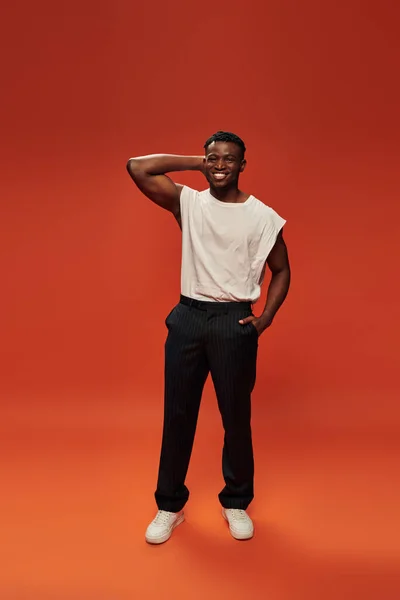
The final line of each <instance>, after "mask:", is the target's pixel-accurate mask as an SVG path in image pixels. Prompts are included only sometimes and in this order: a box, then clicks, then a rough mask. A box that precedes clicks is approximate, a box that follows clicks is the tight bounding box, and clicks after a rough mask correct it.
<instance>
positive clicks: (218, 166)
mask: <svg viewBox="0 0 400 600" xmlns="http://www.w3.org/2000/svg"><path fill="white" fill-rule="evenodd" d="M216 167H217V169H221V170H222V169H223V168H224V167H225V164H224V161H223V159H222V158H219V159H218V160H217V164H216Z"/></svg>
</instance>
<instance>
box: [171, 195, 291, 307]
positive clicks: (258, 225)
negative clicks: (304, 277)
mask: <svg viewBox="0 0 400 600" xmlns="http://www.w3.org/2000/svg"><path fill="white" fill-rule="evenodd" d="M180 205H181V219H182V270H181V293H182V294H183V295H184V296H188V297H189V298H194V299H196V300H206V301H214V302H242V301H250V302H256V301H257V300H258V299H259V297H260V293H261V284H262V281H263V278H264V272H265V261H266V259H267V256H268V254H269V253H270V252H271V250H272V248H273V246H274V244H275V241H276V238H277V235H278V233H279V231H280V230H281V228H282V227H283V226H284V224H285V223H286V221H285V219H282V217H280V216H279V215H278V214H277V213H276V212H275V211H274V210H273V209H272V208H270V207H269V206H266V205H265V204H263V203H262V202H261V201H260V200H257V198H255V197H254V196H250V197H249V198H248V199H247V200H246V202H243V203H228V202H221V201H220V200H217V199H216V198H214V197H213V196H212V195H211V193H210V190H205V191H202V192H198V191H197V190H193V189H191V188H188V187H187V186H184V187H183V188H182V192H181V198H180Z"/></svg>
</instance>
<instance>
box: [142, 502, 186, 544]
mask: <svg viewBox="0 0 400 600" xmlns="http://www.w3.org/2000/svg"><path fill="white" fill-rule="evenodd" d="M184 520H185V516H184V514H183V511H180V512H178V513H173V512H168V511H166V510H159V511H158V513H157V515H156V517H155V519H153V521H152V522H151V523H150V525H149V526H148V528H147V530H146V542H148V543H149V544H162V543H163V542H166V541H167V540H169V538H170V537H171V535H172V532H173V530H174V529H175V527H177V526H178V525H180V524H181V523H182V521H184Z"/></svg>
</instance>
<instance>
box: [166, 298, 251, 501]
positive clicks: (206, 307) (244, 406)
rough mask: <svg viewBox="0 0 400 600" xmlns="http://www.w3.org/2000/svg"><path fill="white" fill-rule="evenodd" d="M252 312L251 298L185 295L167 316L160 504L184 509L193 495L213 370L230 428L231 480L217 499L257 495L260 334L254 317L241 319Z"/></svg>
mask: <svg viewBox="0 0 400 600" xmlns="http://www.w3.org/2000/svg"><path fill="white" fill-rule="evenodd" d="M251 314H252V312H251V304H250V303H239V302H223V303H220V302H199V301H195V300H191V299H189V298H185V297H184V296H181V302H180V303H179V304H178V305H177V306H176V307H175V308H174V309H173V310H172V312H171V313H170V314H169V315H168V317H167V319H166V325H167V328H168V337H167V340H166V344H165V397H164V427H163V439H162V448H161V457H160V467H159V473H158V483H157V490H156V493H155V498H156V502H157V506H158V508H159V509H161V510H167V511H171V512H178V511H180V510H182V508H183V507H184V505H185V504H186V502H187V500H188V498H189V490H188V489H187V487H186V486H185V479H186V474H187V470H188V467H189V461H190V456H191V453H192V448H193V441H194V436H195V431H196V426H197V418H198V413H199V408H200V401H201V396H202V392H203V387H204V384H205V381H206V379H207V376H208V374H209V373H211V377H212V380H213V384H214V387H215V391H216V395H217V400H218V406H219V410H220V413H221V416H222V422H223V426H224V430H225V437H224V447H223V453H222V472H223V476H224V480H225V487H224V489H223V490H222V491H221V493H220V494H219V500H220V502H221V504H222V506H224V507H225V508H241V509H246V508H247V506H248V505H249V504H250V502H251V501H252V499H253V497H254V491H253V480H254V459H253V445H252V436H251V425H250V420H251V392H252V390H253V387H254V384H255V379H256V360H257V348H258V333H257V330H256V328H255V327H254V325H252V324H251V323H250V324H247V325H240V323H239V320H240V319H242V318H244V317H248V316H249V315H251Z"/></svg>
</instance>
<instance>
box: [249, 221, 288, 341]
mask: <svg viewBox="0 0 400 600" xmlns="http://www.w3.org/2000/svg"><path fill="white" fill-rule="evenodd" d="M266 262H267V265H268V267H269V269H270V271H271V273H272V277H271V281H270V284H269V286H268V292H267V302H266V304H265V308H264V310H263V312H262V314H261V315H260V316H259V317H247V318H246V319H243V320H242V321H240V323H241V324H242V325H245V324H246V323H250V322H252V323H253V325H254V326H255V328H256V329H257V331H258V334H259V335H261V333H262V332H263V331H264V329H267V327H269V326H270V325H271V324H272V321H273V320H274V317H275V315H276V313H277V312H278V310H279V308H280V307H281V306H282V304H283V302H284V300H285V298H286V296H287V293H288V291H289V286H290V265H289V257H288V252H287V247H286V244H285V241H284V239H283V232H282V230H281V231H280V232H279V234H278V237H277V239H276V242H275V245H274V247H273V248H272V250H271V252H270V253H269V255H268V258H267V261H266Z"/></svg>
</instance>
